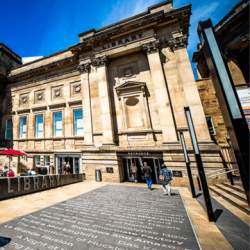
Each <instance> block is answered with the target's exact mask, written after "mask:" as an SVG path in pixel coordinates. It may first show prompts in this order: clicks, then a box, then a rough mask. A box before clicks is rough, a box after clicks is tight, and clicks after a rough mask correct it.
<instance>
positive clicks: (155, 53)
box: [142, 41, 177, 143]
mask: <svg viewBox="0 0 250 250" xmlns="http://www.w3.org/2000/svg"><path fill="white" fill-rule="evenodd" d="M142 48H143V50H144V51H145V52H146V53H147V58H148V63H149V68H150V73H151V77H152V81H153V84H154V91H155V95H156V100H157V106H158V114H159V120H160V125H161V129H162V138H163V143H173V142H177V133H176V127H175V123H174V117H173V114H172V110H171V104H170V98H169V94H168V90H167V85H166V80H165V76H164V73H163V69H162V63H161V58H160V54H159V42H158V41H154V42H150V43H148V44H144V45H143V47H142Z"/></svg>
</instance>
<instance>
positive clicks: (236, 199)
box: [209, 184, 250, 215]
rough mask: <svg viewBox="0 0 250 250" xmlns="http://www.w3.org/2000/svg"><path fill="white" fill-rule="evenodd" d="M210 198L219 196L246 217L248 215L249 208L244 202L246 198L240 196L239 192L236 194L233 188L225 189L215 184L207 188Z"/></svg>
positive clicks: (249, 213) (249, 212)
mask: <svg viewBox="0 0 250 250" xmlns="http://www.w3.org/2000/svg"><path fill="white" fill-rule="evenodd" d="M209 189H210V191H212V192H211V194H212V196H216V195H218V196H220V197H222V198H223V199H224V200H226V201H228V202H229V203H231V204H232V205H233V206H235V207H237V208H239V209H240V210H241V211H243V212H244V213H246V214H247V215H250V208H249V206H248V203H247V201H246V198H244V197H243V196H242V193H241V192H238V193H236V192H237V191H236V190H235V189H233V188H231V189H230V188H228V189H227V188H226V187H225V186H224V185H222V184H216V185H214V186H210V187H209ZM232 190H233V191H232Z"/></svg>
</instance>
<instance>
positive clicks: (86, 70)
mask: <svg viewBox="0 0 250 250" xmlns="http://www.w3.org/2000/svg"><path fill="white" fill-rule="evenodd" d="M90 65H91V64H90V62H86V63H81V62H80V64H79V65H78V67H77V69H78V70H79V72H80V73H81V74H82V73H89V70H90Z"/></svg>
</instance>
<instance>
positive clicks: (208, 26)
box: [198, 19, 250, 204]
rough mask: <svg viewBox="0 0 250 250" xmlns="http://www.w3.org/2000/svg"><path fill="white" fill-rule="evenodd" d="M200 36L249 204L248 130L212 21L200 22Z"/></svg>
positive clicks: (249, 140)
mask: <svg viewBox="0 0 250 250" xmlns="http://www.w3.org/2000/svg"><path fill="white" fill-rule="evenodd" d="M198 34H199V37H200V40H201V43H202V45H203V47H202V48H203V52H204V55H205V59H206V62H207V65H208V68H209V71H210V75H211V76H212V79H213V81H214V83H215V84H214V87H215V90H216V95H217V96H218V101H219V103H220V107H221V109H222V114H223V118H224V120H225V123H226V127H227V128H228V132H229V136H230V139H231V141H232V146H233V150H234V154H235V157H236V160H237V164H238V167H239V172H240V176H241V181H242V185H243V187H244V189H245V192H246V196H247V200H248V204H250V190H249V189H250V186H249V158H250V157H249V144H250V143H249V142H250V139H249V129H248V126H247V122H246V119H245V118H244V114H243V111H242V107H241V104H240V101H239V98H238V96H237V93H236V90H235V88H234V85H233V81H232V78H231V75H230V73H229V69H228V67H227V64H226V63H225V62H224V59H223V57H222V55H221V52H220V49H219V46H218V43H217V41H216V36H215V33H214V28H213V24H212V22H211V20H210V19H208V20H207V21H204V22H199V25H198Z"/></svg>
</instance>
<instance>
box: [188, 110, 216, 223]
mask: <svg viewBox="0 0 250 250" xmlns="http://www.w3.org/2000/svg"><path fill="white" fill-rule="evenodd" d="M184 111H185V116H186V120H187V125H188V130H189V133H190V137H191V142H192V145H193V149H194V155H195V160H196V163H197V168H198V173H199V177H200V181H201V186H202V191H203V196H204V200H205V204H206V209H207V216H208V220H209V221H215V218H214V212H213V206H212V202H211V198H210V194H209V190H208V185H207V179H206V175H205V171H204V167H203V163H202V160H201V155H200V149H199V145H198V141H197V138H196V133H195V129H194V124H193V120H192V116H191V111H190V109H189V107H185V108H184Z"/></svg>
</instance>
